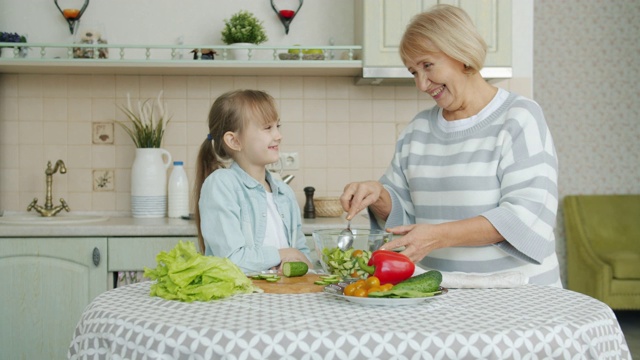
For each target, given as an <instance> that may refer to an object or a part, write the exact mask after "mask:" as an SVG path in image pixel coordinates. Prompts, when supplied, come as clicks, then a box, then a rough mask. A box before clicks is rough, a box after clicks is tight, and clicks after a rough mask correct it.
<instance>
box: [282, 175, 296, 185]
mask: <svg viewBox="0 0 640 360" xmlns="http://www.w3.org/2000/svg"><path fill="white" fill-rule="evenodd" d="M293 178H294V176H293V175H291V174H289V175H285V176H283V177H282V181H284V183H285V184H289V183H290V182H291V180H293Z"/></svg>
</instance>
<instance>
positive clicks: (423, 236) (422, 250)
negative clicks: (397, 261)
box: [380, 224, 444, 263]
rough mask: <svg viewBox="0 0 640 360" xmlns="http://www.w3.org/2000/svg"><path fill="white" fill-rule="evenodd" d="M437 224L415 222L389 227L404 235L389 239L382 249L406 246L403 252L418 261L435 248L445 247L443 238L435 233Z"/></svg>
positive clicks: (393, 232)
mask: <svg viewBox="0 0 640 360" xmlns="http://www.w3.org/2000/svg"><path fill="white" fill-rule="evenodd" d="M434 230H435V225H430V224H414V225H403V226H396V227H393V228H390V229H387V231H388V232H390V233H392V234H394V235H403V236H402V237H400V238H397V239H395V240H392V241H389V242H388V243H386V244H384V245H383V246H381V247H380V248H381V249H385V250H393V249H396V248H399V247H402V246H404V247H405V249H404V250H402V252H401V254H404V255H406V256H407V257H409V259H411V261H413V262H414V263H415V262H418V261H420V260H422V258H424V257H425V256H427V255H428V254H429V253H430V252H432V251H433V250H435V249H438V248H441V247H444V245H443V244H442V239H438V238H437V237H436V235H435V231H434Z"/></svg>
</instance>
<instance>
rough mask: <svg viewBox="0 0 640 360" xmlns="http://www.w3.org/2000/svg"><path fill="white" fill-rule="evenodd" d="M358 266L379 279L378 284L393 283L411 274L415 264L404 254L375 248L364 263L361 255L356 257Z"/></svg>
mask: <svg viewBox="0 0 640 360" xmlns="http://www.w3.org/2000/svg"><path fill="white" fill-rule="evenodd" d="M358 265H360V268H361V269H362V270H364V271H366V272H368V273H369V274H370V275H373V276H375V277H377V278H378V279H380V284H387V283H391V284H393V285H395V284H397V283H399V282H401V281H404V280H406V279H408V278H410V277H411V275H413V271H414V270H415V269H416V265H415V264H414V263H413V262H412V261H411V259H409V258H408V257H407V256H406V255H403V254H400V253H397V252H394V251H391V250H376V251H374V252H373V253H372V254H371V258H370V259H369V262H368V263H366V264H365V262H364V258H363V257H358Z"/></svg>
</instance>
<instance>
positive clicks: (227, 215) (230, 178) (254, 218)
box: [198, 163, 310, 272]
mask: <svg viewBox="0 0 640 360" xmlns="http://www.w3.org/2000/svg"><path fill="white" fill-rule="evenodd" d="M265 173H266V175H265V176H266V179H267V181H268V182H269V184H270V185H271V191H272V194H273V200H274V202H275V204H276V207H277V209H278V212H279V213H280V216H281V217H282V222H283V224H284V232H285V235H286V237H287V242H288V244H289V246H290V247H292V248H297V249H298V250H300V251H301V252H302V253H303V254H305V255H306V256H307V258H309V255H310V251H309V247H307V242H306V240H305V236H304V233H303V232H302V220H301V217H300V207H299V206H298V202H297V201H296V197H295V194H294V193H293V190H292V189H291V188H290V187H289V186H288V185H287V184H285V183H284V182H283V181H280V180H276V179H274V178H273V177H272V176H271V174H270V173H269V172H268V171H265ZM198 206H199V207H200V227H201V229H202V236H203V238H204V244H205V255H215V256H220V257H227V258H229V259H230V260H231V261H233V262H234V263H235V264H236V265H238V266H239V267H240V269H242V271H244V272H254V271H262V270H267V269H269V268H271V267H273V266H276V265H278V264H280V254H279V253H278V249H277V248H276V247H274V246H264V245H263V244H264V238H265V233H266V229H267V191H266V190H265V188H264V186H262V185H261V184H260V183H259V182H258V181H256V180H255V179H254V178H252V177H251V176H249V174H247V173H246V172H245V171H244V170H242V168H241V167H240V166H239V165H238V164H236V163H232V165H231V166H230V167H229V168H228V169H218V170H216V171H214V172H213V173H211V175H209V176H208V177H207V178H206V179H205V181H204V183H203V184H202V189H201V191H200V201H199V203H198Z"/></svg>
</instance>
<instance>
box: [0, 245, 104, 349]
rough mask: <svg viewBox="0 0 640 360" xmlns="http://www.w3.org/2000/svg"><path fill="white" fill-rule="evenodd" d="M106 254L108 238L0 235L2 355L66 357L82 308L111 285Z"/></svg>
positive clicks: (0, 344)
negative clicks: (1, 236)
mask: <svg viewBox="0 0 640 360" xmlns="http://www.w3.org/2000/svg"><path fill="white" fill-rule="evenodd" d="M94 251H95V253H96V254H99V256H100V259H99V262H98V264H97V265H95V264H94ZM106 255H107V239H106V238H1V239H0V288H1V289H2V292H0V315H1V317H0V353H1V355H0V358H3V359H66V357H67V349H68V348H69V344H70V343H71V340H72V339H73V332H74V330H75V327H76V324H77V322H78V320H79V319H80V316H81V315H82V311H83V310H84V308H85V307H86V306H87V305H88V304H89V303H90V302H91V301H92V300H93V299H94V298H95V297H96V296H98V295H99V294H101V293H102V292H104V291H106V289H107V282H106V281H105V279H106V276H107V265H106V259H105V258H106Z"/></svg>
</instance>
